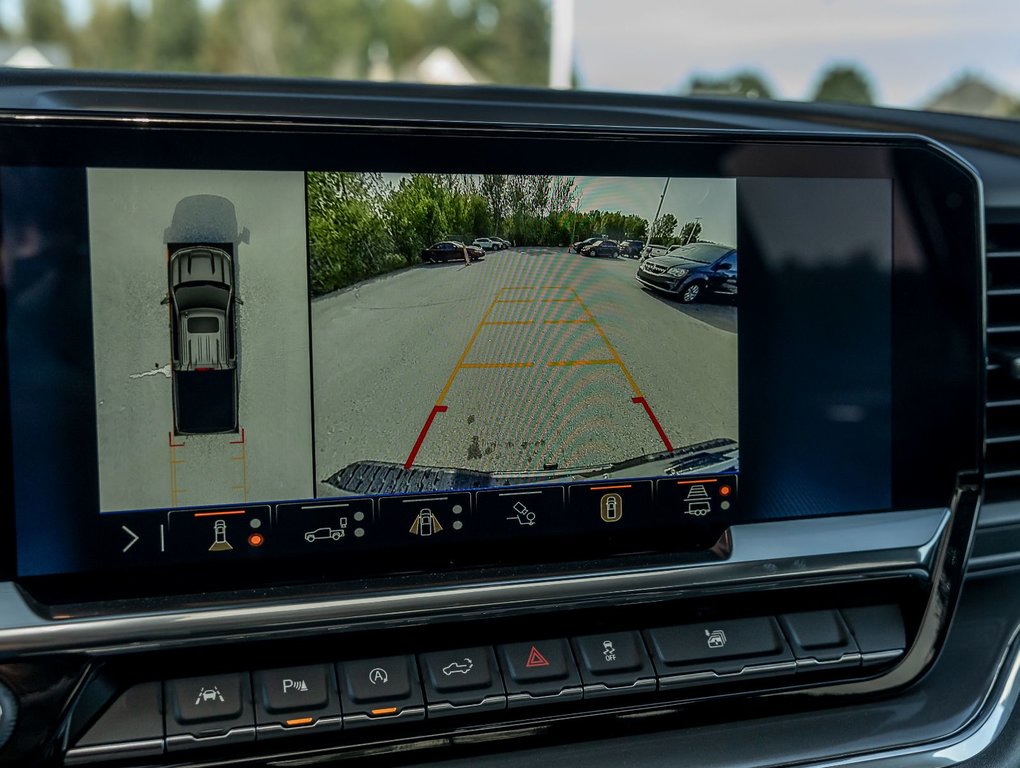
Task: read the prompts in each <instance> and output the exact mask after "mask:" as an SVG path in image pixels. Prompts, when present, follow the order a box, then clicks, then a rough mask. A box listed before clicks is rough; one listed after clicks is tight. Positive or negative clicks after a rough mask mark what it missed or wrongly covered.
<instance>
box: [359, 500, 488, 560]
mask: <svg viewBox="0 0 1020 768" xmlns="http://www.w3.org/2000/svg"><path fill="white" fill-rule="evenodd" d="M379 526H380V530H381V531H382V532H384V533H385V535H386V537H387V541H388V542H389V543H392V544H393V545H402V546H428V547H441V546H443V545H444V544H445V543H449V542H451V541H456V540H457V539H462V538H464V536H465V534H466V533H467V532H468V531H470V530H471V528H472V525H471V494H470V493H467V492H464V493H436V494H431V495H429V496H410V497H407V496H393V497H387V498H383V499H379Z"/></svg>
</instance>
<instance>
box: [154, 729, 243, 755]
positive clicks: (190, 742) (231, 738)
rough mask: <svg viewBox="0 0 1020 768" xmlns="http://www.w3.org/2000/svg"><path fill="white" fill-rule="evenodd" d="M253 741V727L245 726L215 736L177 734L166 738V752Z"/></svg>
mask: <svg viewBox="0 0 1020 768" xmlns="http://www.w3.org/2000/svg"><path fill="white" fill-rule="evenodd" d="M252 741H255V726H254V725H247V726H242V727H240V728H231V729H230V730H229V731H227V732H226V733H220V734H218V735H216V736H194V735H192V734H190V733H178V734H174V735H172V736H167V737H166V751H167V752H173V751H176V750H178V749H191V748H192V747H208V746H217V745H219V744H234V743H239V744H240V743H247V742H252Z"/></svg>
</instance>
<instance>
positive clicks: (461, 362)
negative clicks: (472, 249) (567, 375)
mask: <svg viewBox="0 0 1020 768" xmlns="http://www.w3.org/2000/svg"><path fill="white" fill-rule="evenodd" d="M517 290H537V291H547V290H567V291H569V292H570V293H571V294H572V295H571V296H569V297H566V298H562V297H557V298H550V297H544V296H540V297H537V298H530V299H504V298H501V297H502V296H503V294H504V292H506V291H517ZM536 303H563V304H572V303H576V304H578V305H580V307H581V308H582V309H583V310H584V313H585V317H583V318H571V319H562V320H544V321H543V323H544V324H546V325H568V324H569V325H580V324H590V325H592V326H593V327H594V328H595V330H596V331H597V332H598V334H599V336H600V337H601V338H602V341H603V343H604V344H605V345H606V349H607V350H609V354H610V355H612V357H610V358H599V359H594V360H592V359H587V360H585V359H582V360H552V361H549V362H547V363H546V367H548V368H566V367H574V366H587V365H617V366H619V368H620V370H621V371H622V372H623V375H624V377H625V378H626V379H627V383H628V384H629V385H630V387H631V389H632V390H633V392H634V397H633V398H632V399H631V402H633V403H634V404H638V405H641V406H642V407H643V408H644V410H645V413H646V414H647V415H648V418H649V420H650V421H651V422H652V425H653V426H654V427H655V430H656V432H657V433H658V435H659V439H661V440H662V443H663V445H664V446H665V447H666V450H668V451H672V450H673V447H672V445H671V443H670V441H669V438H668V437H667V436H666V433H665V431H664V430H663V429H662V426H661V425H660V424H659V421H658V419H657V418H656V417H655V414H654V413H653V412H652V409H651V407H650V406H649V405H648V402H647V400H645V397H644V395H643V394H642V393H641V389H640V388H639V387H638V385H637V382H636V381H635V380H634V377H633V376H632V375H631V373H630V371H629V370H628V369H627V366H626V365H625V364H624V362H623V359H622V358H621V357H620V355H619V353H618V352H617V351H616V348H615V347H614V346H613V344H612V342H610V340H609V336H608V335H607V334H606V332H605V331H604V330H603V329H602V327H601V326H600V325H599V324H598V321H597V320H596V319H595V315H594V314H593V313H592V311H591V310H590V309H589V308H588V305H587V304H585V303H584V300H583V299H581V296H580V294H578V292H577V290H576V289H575V288H574V287H573V286H567V285H536V286H531V285H526V286H523V285H522V286H509V287H504V288H500V289H498V290H497V291H496V295H495V297H494V298H493V300H492V302H490V304H489V306H488V307H487V308H486V310H485V313H484V314H483V315H482V319H481V320H479V321H478V324H477V325H476V326H475V330H474V332H473V333H472V334H471V338H470V339H468V342H467V345H466V346H465V347H464V351H463V352H461V355H460V357H459V358H458V360H457V362H456V364H455V365H454V366H453V370H452V371H451V372H450V376H449V377H448V378H447V380H446V384H445V385H444V386H443V389H442V391H441V392H440V393H439V397H438V398H437V399H436V403H435V405H434V406H433V407H432V410H431V411H430V412H429V415H428V418H427V419H426V420H425V424H424V426H422V428H421V431H420V432H419V433H418V438H417V440H415V443H414V446H413V447H412V448H411V452H410V453H409V454H408V456H407V460H406V461H405V462H404V468H405V469H410V468H411V466H412V465H413V464H414V461H415V459H416V458H417V456H418V452H419V451H420V450H421V446H422V444H423V443H424V442H425V438H426V436H427V435H428V432H429V429H430V428H431V427H432V423H433V422H434V421H435V418H436V416H437V415H438V414H440V413H445V412H446V411H447V410H448V406H446V405H445V404H444V401H445V400H446V397H447V395H448V394H449V392H450V389H451V387H452V386H453V382H454V380H455V379H456V378H457V374H458V373H460V371H461V370H464V369H476V370H494V369H511V368H533V367H534V366H535V363H534V362H528V361H516V362H494V363H469V362H466V361H467V357H468V355H469V354H470V352H471V349H472V348H473V347H474V345H475V342H476V341H477V340H478V336H479V334H480V332H481V330H482V328H484V327H486V326H518V325H531V324H532V323H533V321H532V320H489V315H490V314H492V310H493V309H494V308H495V306H496V305H497V304H536Z"/></svg>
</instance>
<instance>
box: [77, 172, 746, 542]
mask: <svg viewBox="0 0 1020 768" xmlns="http://www.w3.org/2000/svg"><path fill="white" fill-rule="evenodd" d="M88 186H89V189H88V196H89V235H90V243H89V244H90V254H91V285H92V306H93V349H94V351H95V374H96V423H97V428H98V430H97V431H98V444H99V494H100V511H101V512H112V511H125V510H142V509H164V508H169V509H177V508H181V507H192V506H208V505H235V504H245V503H247V502H250V501H259V500H266V501H278V500H280V499H288V498H296V499H308V498H313V497H314V498H320V499H321V498H332V497H347V496H352V495H353V496H365V495H371V496H390V495H400V494H416V493H419V492H420V491H421V490H422V489H427V490H429V491H436V492H447V491H450V492H464V491H474V490H481V489H487V488H494V489H505V488H509V487H514V488H517V487H518V486H531V485H536V484H549V483H552V484H555V485H557V488H556V489H555V492H554V493H553V492H551V491H542V490H527V489H525V490H519V491H507V492H500V491H497V492H496V493H495V494H493V495H492V500H493V502H497V501H498V500H499V499H506V502H505V504H506V508H505V509H502V510H501V512H500V514H505V516H506V517H508V518H512V519H511V520H510V522H511V523H512V524H513V525H518V526H522V527H531V526H535V525H538V524H539V515H542V516H545V515H553V514H555V515H560V514H561V512H560V510H559V509H552V508H551V505H550V503H549V502H548V501H547V500H544V499H543V496H544V495H550V496H551V495H555V494H561V493H562V492H563V490H564V489H563V488H561V487H559V486H561V484H563V483H570V482H574V481H583V480H586V479H590V478H596V479H598V480H599V481H600V482H601V483H602V487H604V489H605V490H604V492H600V491H598V490H596V491H591V490H589V489H587V488H586V489H585V492H586V497H587V495H588V494H590V495H591V496H592V497H596V496H597V497H598V498H597V502H598V503H599V504H600V505H601V506H602V507H604V509H602V510H601V512H600V514H601V515H602V516H603V517H606V518H608V519H610V520H613V519H614V518H619V522H620V523H623V522H624V521H625V519H626V517H627V511H628V510H627V507H628V506H629V505H628V502H629V501H630V500H631V497H632V496H634V497H635V498H636V495H635V494H637V493H639V492H640V491H639V489H641V488H644V489H645V492H646V494H647V495H650V488H648V486H649V485H650V483H646V482H640V483H639V482H638V481H636V480H635V479H634V478H639V477H658V476H669V477H673V476H676V477H680V476H686V475H693V474H713V473H735V472H736V471H737V451H738V444H737V434H738V433H737V336H736V334H737V306H736V298H737V290H738V289H737V249H736V185H735V182H734V180H732V179H682V178H644V179H627V178H599V177H561V176H502V175H487V176H468V175H430V174H371V173H309V174H307V176H305V175H303V174H288V173H282V174H281V173H245V172H215V171H211V172H210V171H200V172H188V171H152V170H106V169H90V170H89V172H88ZM306 192H307V227H306V218H305V200H306ZM125 211H130V214H129V215H128V216H127V217H125V215H124V212H125ZM306 242H307V249H306ZM306 275H307V279H306ZM125 329H130V335H129V339H125V338H124V336H125V334H124V330H125ZM115 339H118V340H122V341H121V342H120V343H111V342H113V341H114V340H115ZM368 424H370V425H372V426H371V429H367V430H366V429H364V426H365V425H368ZM603 481H604V482H603ZM720 482H721V481H720ZM617 485H618V486H619V487H614V486H617ZM726 487H728V488H730V489H731V491H730V492H731V493H733V492H735V489H736V486H735V483H733V484H730V485H728V486H726ZM684 488H687V493H686V496H690V499H691V501H690V502H689V504H688V505H687V508H686V511H688V512H690V513H691V514H695V515H696V514H697V513H698V512H702V511H704V512H708V511H709V510H710V509H711V508H712V505H713V503H714V504H720V503H726V505H727V506H729V503H730V502H729V501H727V500H716V499H715V497H716V496H717V494H716V493H712V492H710V487H709V485H704V484H700V483H699V484H693V485H690V486H689V487H688V486H684ZM454 498H458V497H454ZM451 501H453V499H451ZM445 502H446V500H445V499H436V500H435V501H430V502H422V504H423V505H424V507H423V508H425V507H428V505H429V504H432V505H433V507H435V508H431V507H430V508H428V511H427V512H421V510H420V509H419V510H418V512H417V514H418V516H417V517H416V518H414V519H413V520H412V521H411V522H410V523H408V528H411V527H414V528H415V529H416V530H417V531H418V535H419V536H428V535H434V534H438V533H439V532H440V531H443V530H444V529H446V528H448V527H453V526H454V525H455V524H456V523H457V522H458V520H457V519H454V518H451V515H452V512H448V513H447V514H443V513H442V512H441V511H440V510H441V509H442V508H443V507H444V506H446V503H445ZM479 503H480V502H479ZM486 503H489V502H486ZM589 503H590V502H589ZM416 504H417V502H415V504H412V505H410V506H415V505H416ZM455 505H456V504H450V505H449V506H450V509H451V510H452V508H453V506H455ZM304 506H305V505H301V506H300V507H298V508H299V509H300V508H301V507H304ZM405 506H407V505H405ZM418 506H421V505H418ZM460 506H461V507H463V508H464V509H467V507H468V506H469V503H468V502H467V501H466V500H465V501H463V502H461V503H460ZM554 506H559V505H554ZM317 509H321V510H326V509H329V510H331V512H330V514H329V515H327V514H322V515H321V522H324V523H325V525H323V526H317V527H314V528H313V527H309V530H308V531H307V533H308V535H309V536H310V537H313V538H317V537H319V536H325V537H327V538H329V537H331V536H338V535H341V534H342V535H343V536H344V537H345V536H347V535H353V533H354V531H356V530H359V529H358V528H357V527H352V526H351V525H350V523H351V522H352V521H351V520H349V519H347V518H348V517H349V516H347V515H345V514H344V513H343V512H340V511H339V510H346V509H348V506H347V505H337V506H336V507H332V506H322V505H319V506H318V507H317ZM334 510H337V511H334ZM366 510H367V508H366ZM281 514H288V515H289V514H293V515H296V514H299V513H296V512H291V511H285V512H281ZM318 517H319V516H317V517H316V520H315V522H316V523H317V522H320V520H319V519H318ZM334 518H335V519H334ZM309 519H311V518H309ZM331 520H332V522H330V521H331ZM345 520H346V522H347V525H346V526H342V525H341V523H343V522H344V521H345ZM541 522H542V523H545V521H544V520H543V521H541ZM310 525H311V524H310V523H309V526H310ZM230 527H232V526H230ZM320 527H321V528H325V529H326V530H325V531H319V530H318V528H320Z"/></svg>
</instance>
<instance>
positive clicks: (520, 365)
mask: <svg viewBox="0 0 1020 768" xmlns="http://www.w3.org/2000/svg"><path fill="white" fill-rule="evenodd" d="M534 365H535V364H534V363H464V365H462V366H461V368H531V367H532V366H534Z"/></svg>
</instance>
